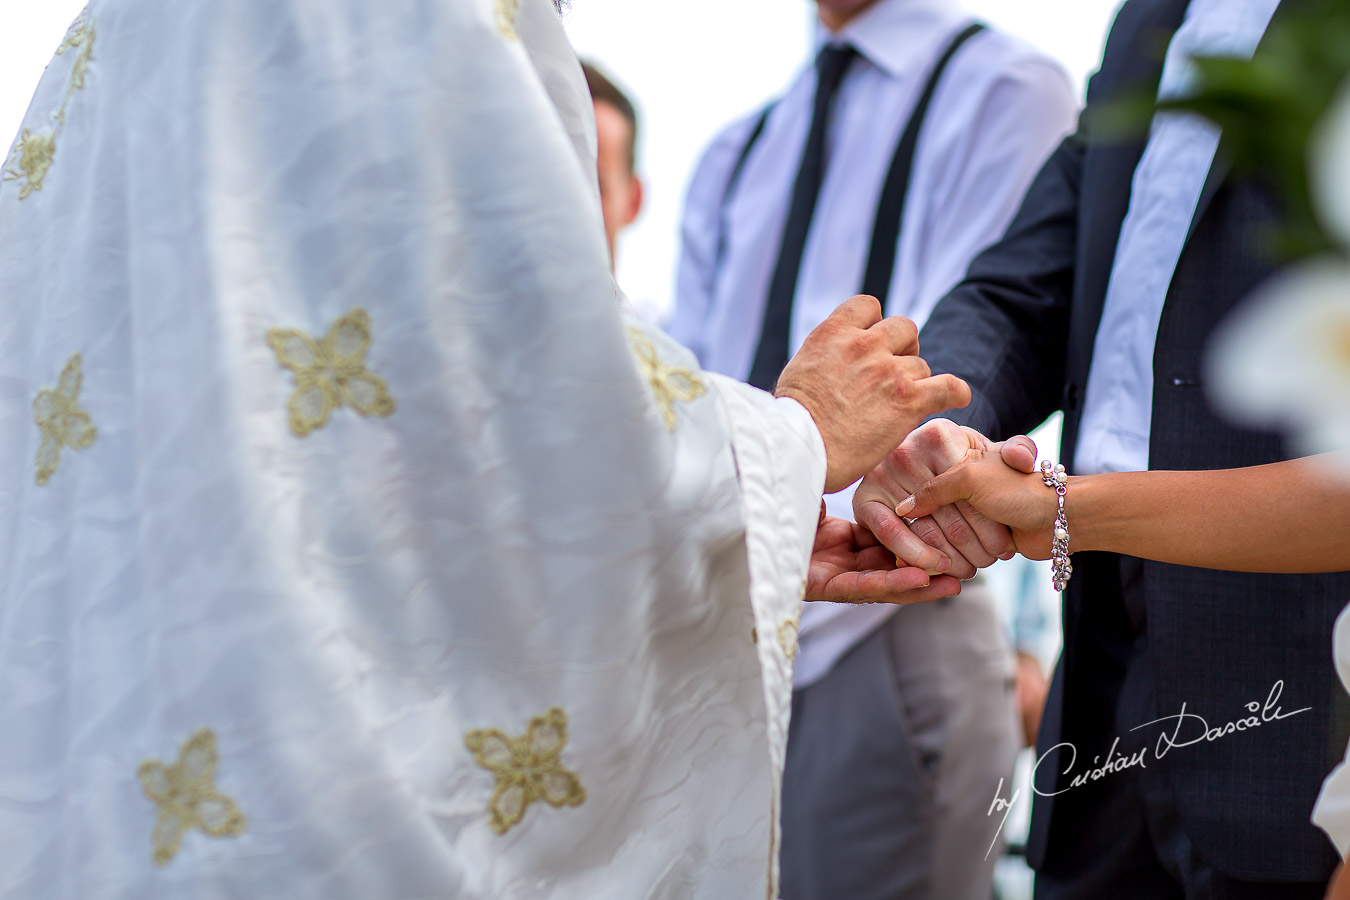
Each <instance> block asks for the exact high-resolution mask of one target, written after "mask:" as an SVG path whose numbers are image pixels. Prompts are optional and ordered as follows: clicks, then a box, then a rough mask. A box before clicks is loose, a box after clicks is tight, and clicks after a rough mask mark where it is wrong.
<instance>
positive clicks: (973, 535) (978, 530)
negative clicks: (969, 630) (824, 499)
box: [853, 419, 1036, 580]
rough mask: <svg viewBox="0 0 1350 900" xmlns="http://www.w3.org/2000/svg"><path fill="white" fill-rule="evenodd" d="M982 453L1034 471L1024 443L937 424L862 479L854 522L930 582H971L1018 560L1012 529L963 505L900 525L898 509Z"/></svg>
mask: <svg viewBox="0 0 1350 900" xmlns="http://www.w3.org/2000/svg"><path fill="white" fill-rule="evenodd" d="M1023 442H1025V443H1023ZM983 452H993V453H996V454H999V453H1001V455H1002V458H1003V461H1004V462H1005V463H1007V465H1009V466H1011V467H1013V468H1015V469H1017V470H1018V471H1021V472H1031V471H1032V470H1033V469H1034V468H1035V466H1036V445H1035V444H1033V443H1031V441H1030V440H1028V439H1026V438H1020V439H1014V440H1013V441H1009V442H1008V443H1007V444H1006V445H1005V444H994V443H992V442H991V441H990V440H989V439H988V438H986V437H985V436H984V435H982V434H980V433H979V432H978V431H976V430H974V429H973V428H966V427H964V426H961V425H957V424H956V423H955V422H951V421H949V420H947V419H933V420H932V421H930V422H926V423H924V424H923V426H922V427H920V428H918V429H916V430H915V431H914V432H913V433H911V434H910V435H908V436H907V437H906V438H905V440H904V442H903V443H902V444H900V446H898V447H896V448H895V449H894V450H892V451H891V452H890V453H889V454H887V456H886V458H885V459H884V460H883V461H882V462H881V464H880V465H878V466H877V467H876V468H875V469H873V470H872V471H871V472H870V473H869V474H868V476H867V477H866V478H864V479H863V481H862V484H860V485H859V486H858V490H857V492H856V493H854V495H853V515H854V518H856V519H857V520H858V522H859V523H861V524H863V525H865V526H866V527H867V528H868V529H870V530H871V531H872V533H873V534H875V535H876V536H877V537H878V538H879V539H880V540H881V542H882V543H884V544H885V545H886V546H887V547H889V548H890V549H891V551H892V552H894V553H895V554H896V556H898V557H899V558H900V560H901V562H904V563H908V564H909V565H911V566H918V567H920V568H922V569H923V570H924V571H926V572H930V573H933V574H937V573H939V572H946V573H947V574H949V575H953V576H955V577H957V578H960V579H963V580H964V579H967V578H973V577H974V576H975V572H976V570H977V569H982V568H984V567H985V566H989V565H993V563H994V561H995V560H997V559H1007V558H1009V557H1011V556H1012V555H1013V551H1014V546H1013V537H1012V534H1011V532H1010V531H1009V529H1008V528H1006V527H1005V526H1003V525H1001V524H999V523H998V522H996V521H994V520H993V519H991V518H989V517H987V516H985V515H982V514H981V513H980V512H979V511H977V510H976V509H975V508H974V507H973V506H971V505H970V504H969V503H966V502H964V501H962V502H959V503H955V504H951V505H946V506H943V507H941V508H939V509H937V510H936V511H935V512H933V513H932V515H931V516H928V515H925V516H921V517H914V516H907V517H906V518H903V519H902V518H901V517H900V516H898V515H896V513H895V507H896V505H897V504H899V503H902V502H904V501H905V500H907V499H909V497H910V495H911V494H913V493H914V492H915V491H917V490H919V489H920V488H921V487H922V486H923V485H924V484H927V483H928V482H929V481H931V480H932V479H933V478H935V477H936V476H938V475H941V474H943V473H944V472H946V471H947V470H949V469H951V468H952V467H953V466H957V465H959V464H960V463H962V462H963V461H964V460H966V459H968V458H969V456H970V455H971V454H972V453H983Z"/></svg>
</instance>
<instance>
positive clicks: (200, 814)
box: [137, 728, 248, 866]
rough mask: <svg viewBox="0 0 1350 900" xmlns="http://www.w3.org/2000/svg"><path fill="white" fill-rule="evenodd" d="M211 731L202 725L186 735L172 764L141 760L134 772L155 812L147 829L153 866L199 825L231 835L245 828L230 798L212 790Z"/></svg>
mask: <svg viewBox="0 0 1350 900" xmlns="http://www.w3.org/2000/svg"><path fill="white" fill-rule="evenodd" d="M218 762H219V758H218V757H217V755H216V734H215V732H214V731H211V730H210V729H209V728H202V729H200V730H198V731H197V733H196V734H194V735H192V737H190V738H188V740H187V742H186V743H184V744H183V748H182V750H181V751H180V752H179V754H178V761H177V762H175V763H174V764H173V765H171V766H166V765H164V764H163V763H161V762H159V761H157V760H152V761H150V762H144V763H141V768H140V770H139V772H138V773H137V776H138V777H139V778H140V781H141V789H142V790H143V791H145V796H147V797H149V798H150V800H151V801H152V802H153V803H154V804H155V806H156V808H157V809H158V811H159V815H158V817H157V818H156V819H155V829H154V831H153V832H152V833H151V842H152V844H153V845H154V850H155V853H154V858H155V865H157V866H163V865H166V864H168V862H169V861H170V860H171V859H173V858H174V856H175V855H177V853H178V848H179V846H180V845H181V844H182V843H183V835H185V834H186V833H187V832H189V831H192V830H194V829H200V830H201V831H202V832H203V833H204V834H208V835H210V836H211V837H234V836H235V835H239V834H242V833H243V831H244V829H245V828H246V827H247V826H248V821H247V820H246V819H245V818H244V814H243V813H241V812H240V811H239V807H238V806H237V805H236V804H235V802H234V801H233V800H231V799H230V798H229V797H227V796H225V795H224V794H222V793H221V792H220V791H218V790H216V764H217V763H218Z"/></svg>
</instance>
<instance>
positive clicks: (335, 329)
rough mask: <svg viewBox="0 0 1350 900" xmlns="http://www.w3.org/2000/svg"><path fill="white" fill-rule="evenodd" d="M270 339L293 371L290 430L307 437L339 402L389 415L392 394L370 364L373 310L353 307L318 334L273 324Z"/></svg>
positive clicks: (371, 413) (364, 411) (367, 413)
mask: <svg viewBox="0 0 1350 900" xmlns="http://www.w3.org/2000/svg"><path fill="white" fill-rule="evenodd" d="M267 343H268V345H269V346H271V348H272V351H273V352H274V353H276V355H277V362H279V363H281V365H282V366H284V367H286V368H287V369H290V370H291V372H293V373H294V374H295V393H293V394H291V399H290V402H289V403H288V404H287V408H288V409H289V410H290V414H291V416H290V418H291V431H292V432H294V434H295V436H296V437H304V436H305V435H307V434H309V433H310V432H311V431H314V430H316V429H318V428H322V427H323V426H324V425H326V424H327V423H328V416H329V414H330V413H331V412H332V411H333V410H334V409H335V408H337V407H340V406H350V407H351V408H352V409H354V410H356V411H357V412H358V413H360V414H361V415H363V416H387V415H389V414H390V413H392V412H393V411H394V397H393V395H391V394H390V393H389V388H388V386H387V385H385V383H384V379H383V378H380V377H379V376H378V375H376V374H374V373H373V372H371V371H369V370H368V369H366V351H367V350H369V349H370V316H369V315H368V314H367V313H366V311H365V310H364V309H360V308H359V307H358V308H356V309H353V310H352V311H351V312H349V313H347V314H346V315H345V316H343V317H342V318H340V319H338V320H337V321H336V322H334V323H333V325H332V327H331V328H329V329H328V334H327V335H325V336H324V337H322V338H319V339H317V340H315V339H314V338H311V337H310V336H309V335H307V334H305V333H304V332H302V331H296V330H294V329H291V328H273V329H272V330H271V331H269V332H267Z"/></svg>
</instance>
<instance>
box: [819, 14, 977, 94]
mask: <svg viewBox="0 0 1350 900" xmlns="http://www.w3.org/2000/svg"><path fill="white" fill-rule="evenodd" d="M967 21H970V16H969V15H968V14H967V13H966V12H964V11H963V10H962V9H961V6H960V4H959V3H958V2H956V0H877V2H876V3H874V4H873V5H872V6H870V7H868V8H867V9H866V10H865V11H863V12H862V13H861V14H860V15H859V16H858V17H857V18H855V19H854V20H853V21H851V22H849V23H848V24H847V25H845V26H844V28H843V29H842V30H841V31H839V32H838V33H835V32H832V31H830V30H829V29H828V28H826V27H825V26H824V25H822V24H820V23H819V22H817V23H816V50H817V51H819V50H820V48H821V47H824V46H825V45H826V44H827V43H830V42H838V43H849V44H852V45H853V46H854V47H855V48H856V49H857V50H858V52H859V53H861V54H862V55H863V56H864V57H866V58H867V60H868V61H869V62H871V63H872V64H873V65H875V66H876V67H878V68H879V69H881V70H882V71H884V72H885V73H886V74H888V75H890V76H891V77H892V78H902V77H904V76H906V75H908V74H910V73H911V72H912V71H913V70H914V68H915V67H916V66H919V65H923V64H925V63H927V62H928V56H929V55H930V54H929V52H928V51H929V49H930V48H931V46H932V44H933V43H934V42H935V41H936V40H938V39H939V38H940V37H942V36H944V35H946V34H947V33H948V32H950V31H951V30H952V29H953V28H954V27H955V26H956V25H957V24H958V23H962V22H967Z"/></svg>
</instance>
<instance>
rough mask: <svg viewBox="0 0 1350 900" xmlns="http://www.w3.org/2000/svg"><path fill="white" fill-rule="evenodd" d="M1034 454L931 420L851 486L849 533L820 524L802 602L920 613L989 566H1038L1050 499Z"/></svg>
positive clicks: (1045, 550)
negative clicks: (1018, 560) (1023, 560)
mask: <svg viewBox="0 0 1350 900" xmlns="http://www.w3.org/2000/svg"><path fill="white" fill-rule="evenodd" d="M1035 465H1036V445H1035V444H1034V443H1033V442H1032V441H1031V439H1030V438H1026V437H1016V438H1013V439H1012V440H1009V441H1006V442H1003V443H994V442H991V441H990V440H989V439H988V438H986V437H985V436H984V435H982V434H980V433H979V432H977V431H975V430H973V429H971V428H966V427H964V426H959V425H956V424H955V423H953V422H951V421H948V420H946V419H933V420H931V421H929V422H927V423H926V424H924V425H923V426H921V427H919V428H917V429H915V430H914V431H913V432H911V433H910V434H909V435H908V436H907V437H906V438H905V440H904V441H903V442H902V443H901V444H900V445H899V446H897V447H896V448H895V449H893V450H892V451H891V452H890V453H889V454H888V455H887V457H886V458H885V459H884V460H883V461H882V462H881V463H880V464H879V465H877V466H876V467H875V468H874V469H873V470H872V471H871V472H870V473H869V474H868V475H867V476H866V477H865V478H864V479H863V480H862V482H861V483H860V484H859V486H858V489H857V491H856V493H855V494H854V496H853V512H854V517H855V518H856V520H857V523H858V524H856V525H855V524H853V523H851V522H844V521H842V520H839V519H831V518H829V517H825V516H822V519H821V524H820V528H819V531H818V533H817V538H816V547H815V552H814V554H813V557H812V561H811V570H810V575H809V577H808V580H807V599H810V600H835V601H845V602H854V603H878V602H880V603H919V602H924V601H927V600H932V599H935V598H936V597H943V596H950V595H952V594H955V593H958V592H959V591H960V582H961V581H962V580H965V579H968V578H972V577H974V575H975V573H976V571H977V570H979V569H982V568H985V567H986V566H989V565H992V564H993V563H994V562H995V561H996V560H998V559H1009V558H1011V557H1012V556H1013V555H1015V554H1016V553H1019V552H1020V553H1022V554H1023V555H1025V556H1028V557H1031V558H1033V559H1045V558H1047V557H1048V556H1049V551H1050V533H1051V529H1052V528H1053V522H1054V517H1055V500H1054V492H1053V491H1050V490H1047V489H1046V488H1045V487H1044V485H1042V484H1041V478H1040V476H1039V475H1037V474H1032V473H1033V472H1034V469H1035Z"/></svg>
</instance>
